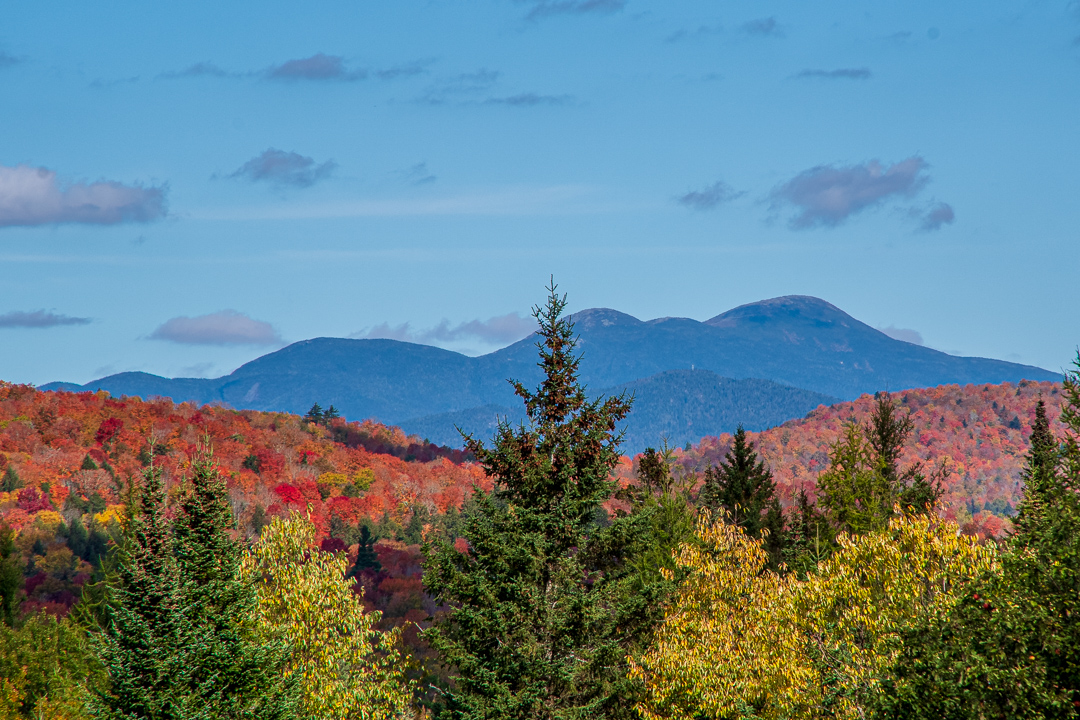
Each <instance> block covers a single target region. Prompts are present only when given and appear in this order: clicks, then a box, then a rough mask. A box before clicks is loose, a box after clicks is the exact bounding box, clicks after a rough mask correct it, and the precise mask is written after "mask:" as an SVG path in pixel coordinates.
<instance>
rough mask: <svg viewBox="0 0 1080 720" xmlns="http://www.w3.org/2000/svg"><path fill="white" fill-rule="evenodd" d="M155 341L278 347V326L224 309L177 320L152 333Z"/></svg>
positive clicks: (175, 318)
mask: <svg viewBox="0 0 1080 720" xmlns="http://www.w3.org/2000/svg"><path fill="white" fill-rule="evenodd" d="M150 338H151V339H152V340H167V341H169V342H174V343H179V344H181V345H277V344H279V343H281V342H282V340H281V338H280V337H279V336H278V334H277V331H276V330H274V327H273V326H272V325H271V324H270V323H268V322H263V321H262V320H254V319H252V318H251V317H248V316H247V315H245V314H243V313H241V312H237V311H236V310H221V311H219V312H216V313H210V314H208V315H199V316H197V317H184V316H181V317H174V318H172V319H170V320H166V321H165V322H164V323H162V324H161V325H160V326H158V328H157V329H156V330H154V332H152V333H150Z"/></svg>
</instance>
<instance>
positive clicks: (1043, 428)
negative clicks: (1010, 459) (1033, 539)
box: [1013, 400, 1061, 535]
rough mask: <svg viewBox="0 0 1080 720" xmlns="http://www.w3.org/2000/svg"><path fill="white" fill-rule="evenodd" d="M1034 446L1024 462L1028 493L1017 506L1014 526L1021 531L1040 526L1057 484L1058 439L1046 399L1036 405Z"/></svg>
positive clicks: (1025, 490)
mask: <svg viewBox="0 0 1080 720" xmlns="http://www.w3.org/2000/svg"><path fill="white" fill-rule="evenodd" d="M1028 442H1029V444H1030V449H1029V450H1028V454H1027V460H1026V462H1025V463H1024V470H1023V475H1022V477H1023V480H1024V496H1023V498H1022V499H1021V501H1020V506H1019V507H1018V508H1017V513H1016V517H1015V518H1014V519H1013V527H1014V528H1015V532H1016V534H1018V535H1024V534H1030V533H1033V532H1035V531H1036V530H1037V527H1038V525H1039V524H1040V523H1041V522H1042V519H1043V510H1044V508H1045V507H1046V503H1047V501H1048V500H1051V499H1052V498H1050V497H1048V496H1049V495H1050V494H1051V493H1052V492H1053V491H1054V490H1055V485H1056V484H1057V483H1056V482H1055V480H1056V479H1057V473H1058V466H1059V464H1060V460H1061V458H1060V456H1059V454H1058V444H1057V440H1056V439H1055V438H1054V434H1053V433H1052V432H1050V420H1049V419H1048V418H1047V417H1046V403H1045V402H1044V401H1042V400H1039V402H1038V404H1037V405H1036V406H1035V422H1034V423H1032V425H1031V437H1030V438H1029V439H1028Z"/></svg>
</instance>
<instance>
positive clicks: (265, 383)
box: [42, 296, 1061, 437]
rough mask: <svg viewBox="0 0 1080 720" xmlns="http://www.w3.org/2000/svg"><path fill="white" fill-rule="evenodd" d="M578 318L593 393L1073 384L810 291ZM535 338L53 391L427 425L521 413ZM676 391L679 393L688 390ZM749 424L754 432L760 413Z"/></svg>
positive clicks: (332, 345) (305, 344)
mask: <svg viewBox="0 0 1080 720" xmlns="http://www.w3.org/2000/svg"><path fill="white" fill-rule="evenodd" d="M573 319H574V321H575V330H576V332H577V333H578V334H579V335H580V341H579V346H578V348H579V350H580V351H581V353H582V355H583V357H582V362H581V378H582V380H583V381H584V382H585V383H587V384H588V386H589V387H591V388H594V389H596V388H612V387H615V386H619V385H624V384H626V383H633V382H635V381H638V380H643V379H645V378H650V377H652V376H655V375H658V374H660V373H664V372H666V371H669V370H690V369H698V370H706V371H709V372H711V373H714V374H715V375H718V376H720V377H721V378H731V379H748V378H756V379H761V380H769V381H772V382H773V383H779V384H780V385H787V386H791V387H793V388H799V389H802V390H808V391H812V392H814V393H820V394H822V395H825V396H829V397H833V398H840V399H843V400H848V399H853V398H855V397H858V396H859V395H860V394H862V393H866V392H874V391H877V390H884V389H888V390H893V391H896V390H904V389H908V388H916V387H930V386H934V385H942V384H948V383H959V384H966V383H999V382H1015V381H1019V380H1021V379H1027V380H1051V381H1059V380H1060V379H1061V376H1060V374H1058V373H1054V372H1050V371H1047V370H1043V369H1041V368H1037V367H1032V366H1029V365H1018V364H1015V363H1009V362H1004V361H1001V360H989V359H985V358H972V357H956V356H952V355H948V354H946V353H943V352H939V351H937V350H932V349H930V348H927V347H922V346H919V345H913V344H911V343H907V342H903V341H900V340H894V339H893V338H890V337H889V336H887V335H885V334H884V333H881V332H879V331H877V330H875V329H874V328H872V327H870V326H868V325H866V324H864V323H861V322H859V321H858V320H856V319H854V318H852V317H851V316H850V315H847V314H846V313H844V312H843V311H841V310H839V309H838V308H836V307H834V306H833V305H830V304H829V303H827V302H825V301H823V300H819V299H817V298H812V297H806V296H788V297H781V298H774V299H772V300H764V301H762V302H757V303H751V304H749V305H743V306H741V307H737V308H735V309H734V310H729V311H728V312H725V313H722V314H720V315H717V316H716V317H714V318H712V319H710V320H706V321H705V322H699V321H697V320H691V319H688V318H661V319H657V320H649V321H641V320H638V319H637V318H634V317H631V316H630V315H626V314H624V313H620V312H617V311H615V310H608V309H594V310H585V311H582V312H580V313H576V314H575V315H574V316H573ZM535 343H536V338H535V337H534V336H533V337H528V338H525V339H523V340H520V341H519V342H516V343H514V344H513V345H510V346H509V347H506V348H503V349H501V350H498V351H496V352H493V353H490V354H488V355H483V356H480V357H475V358H473V357H468V356H465V355H461V354H459V353H455V352H451V351H449V350H442V349H439V348H435V347H430V346H426V345H417V344H414V343H405V342H399V341H396V340H344V339H337V338H317V339H313V340H304V341H302V342H298V343H294V344H292V345H289V346H288V347H286V348H283V349H281V350H278V351H277V352H273V353H270V354H268V355H264V356H263V357H260V358H257V359H255V360H253V361H251V362H249V363H247V364H245V365H243V366H241V367H239V368H237V369H236V370H235V371H234V372H232V373H231V374H229V375H226V376H224V377H220V378H214V379H205V380H204V379H197V378H176V379H169V378H162V377H157V376H155V375H149V374H146V373H121V374H119V375H111V376H109V377H105V378H101V379H100V380H96V381H94V382H90V383H87V384H85V385H74V384H71V383H50V384H49V385H45V386H43V387H42V389H43V390H48V389H63V390H71V391H93V390H97V389H102V390H106V391H108V392H109V393H110V394H112V395H114V396H122V395H132V396H141V397H151V396H164V397H170V398H172V399H173V400H175V401H177V402H181V401H192V402H195V403H199V404H204V403H212V402H218V403H225V404H228V405H231V406H232V407H236V408H250V409H255V410H279V411H287V412H296V413H303V412H305V411H307V409H308V408H309V407H311V404H312V403H313V402H318V403H320V404H321V405H322V406H323V407H327V406H328V405H330V404H333V405H334V406H335V407H336V408H337V409H339V410H340V411H341V413H342V414H343V415H344V416H346V417H348V418H350V419H363V418H376V419H378V420H380V421H382V422H387V423H392V424H400V425H402V426H403V427H406V428H408V426H409V424H410V423H409V421H411V420H419V419H421V418H424V419H425V422H427V419H430V417H431V416H435V415H447V414H449V415H452V414H454V413H460V412H463V411H472V410H474V409H478V408H483V407H484V406H495V407H501V408H515V407H517V406H518V405H519V404H520V403H519V401H518V400H517V399H516V398H515V397H514V395H513V392H512V390H511V388H510V386H509V384H508V383H507V382H506V380H507V379H508V378H514V379H517V380H521V381H522V382H524V383H526V384H527V385H534V384H535V383H536V382H538V380H539V378H540V371H539V368H538V367H537V365H536V361H537V354H536V347H535ZM672 387H673V390H672V391H673V392H684V391H686V390H685V388H684V389H682V390H679V389H674V388H675V387H676V386H675V385H673V386H672ZM686 392H688V391H686ZM706 395H708V396H709V397H712V396H711V395H709V394H708V393H706V394H705V395H702V398H705V397H706ZM702 402H705V400H704V399H703V400H702ZM708 402H713V400H708ZM780 405H782V403H780ZM778 406H779V405H778ZM705 414H706V415H707V414H708V413H705ZM717 417H718V418H719V417H720V415H717ZM783 419H787V418H783ZM658 422H659V421H657V422H656V423H654V422H653V421H652V420H650V419H649V418H647V417H645V416H644V415H641V416H639V419H638V420H637V421H636V423H637V424H640V425H641V427H642V428H646V430H645V432H654V431H656V432H659V425H658V424H657V423H658ZM742 422H745V423H746V424H747V425H748V426H749V425H750V421H749V419H748V418H747V419H745V420H742ZM730 424H731V423H730V421H729V420H728V418H727V417H726V416H725V426H723V427H715V428H712V427H709V428H707V427H705V426H704V425H703V426H701V427H700V430H701V431H702V432H701V434H702V435H706V434H715V433H718V432H721V431H730V430H731V427H730ZM649 428H651V429H649ZM631 430H632V431H633V432H636V430H633V428H631ZM695 432H696V430H695ZM657 437H659V436H658V435H657Z"/></svg>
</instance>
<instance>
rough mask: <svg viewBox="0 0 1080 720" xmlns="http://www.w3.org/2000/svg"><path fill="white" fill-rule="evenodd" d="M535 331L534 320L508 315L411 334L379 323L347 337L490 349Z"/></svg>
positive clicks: (404, 326)
mask: <svg viewBox="0 0 1080 720" xmlns="http://www.w3.org/2000/svg"><path fill="white" fill-rule="evenodd" d="M535 331H536V320H535V319H534V318H532V317H522V316H521V315H519V314H518V313H516V312H515V313H509V314H507V315H499V316H497V317H492V318H488V319H487V320H469V321H468V322H463V323H459V324H457V325H451V324H450V321H449V320H443V321H442V322H440V323H439V324H438V325H436V326H435V327H433V328H428V329H426V330H413V329H412V326H411V325H410V324H409V323H402V324H401V325H390V324H389V323H380V324H379V325H376V326H374V327H372V328H369V329H367V330H363V331H361V332H359V333H355V334H353V335H351V336H350V337H354V338H363V339H369V340H370V339H386V340H401V341H403V342H413V343H421V344H425V345H429V344H445V343H455V342H461V341H463V340H480V341H481V342H483V343H486V344H489V345H497V344H504V343H511V342H516V341H518V340H520V339H522V338H523V337H526V336H528V335H529V334H530V333H532V332H535Z"/></svg>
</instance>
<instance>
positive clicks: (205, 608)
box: [174, 445, 297, 720]
mask: <svg viewBox="0 0 1080 720" xmlns="http://www.w3.org/2000/svg"><path fill="white" fill-rule="evenodd" d="M233 527H234V517H233V513H232V508H231V507H230V505H229V501H228V495H227V492H226V488H225V481H224V479H223V478H222V477H221V474H220V472H219V471H218V469H217V467H216V466H215V465H214V460H213V453H212V451H211V450H210V448H209V447H208V446H205V445H204V446H203V447H202V448H200V449H199V451H198V452H197V453H196V455H195V457H194V458H192V461H191V468H190V477H189V479H188V484H187V488H186V491H185V493H184V496H183V498H182V500H181V502H180V513H179V515H178V517H177V519H176V522H175V529H174V533H175V537H176V557H177V560H178V565H179V570H180V573H181V576H182V578H183V583H182V598H183V602H184V621H185V623H186V624H187V628H186V632H187V633H189V635H190V637H191V640H190V641H189V645H188V646H187V647H186V648H185V653H184V661H185V664H186V666H187V672H188V674H189V676H190V685H189V692H190V693H191V695H192V697H193V698H196V699H197V702H198V703H199V704H200V706H201V707H202V708H203V709H204V711H205V712H206V713H207V717H215V718H229V719H232V718H236V719H240V718H244V719H245V720H247V719H249V718H250V719H252V720H254V719H256V718H258V719H260V720H272V719H277V718H282V719H284V718H290V717H292V716H293V713H294V712H295V708H296V705H295V703H296V697H297V696H296V685H295V682H292V679H290V678H287V677H285V671H284V668H285V666H286V663H287V660H288V649H287V648H286V647H284V646H283V645H281V644H275V643H270V644H263V643H260V642H257V641H256V640H255V639H254V637H253V636H252V634H251V632H250V627H249V621H250V618H251V617H252V616H253V615H252V613H253V608H254V603H255V595H254V592H253V588H252V586H251V585H249V584H247V583H245V582H244V581H242V580H241V579H240V574H239V569H240V559H241V548H240V546H239V544H238V543H237V541H236V540H235V539H234V538H233V536H232V530H233Z"/></svg>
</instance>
